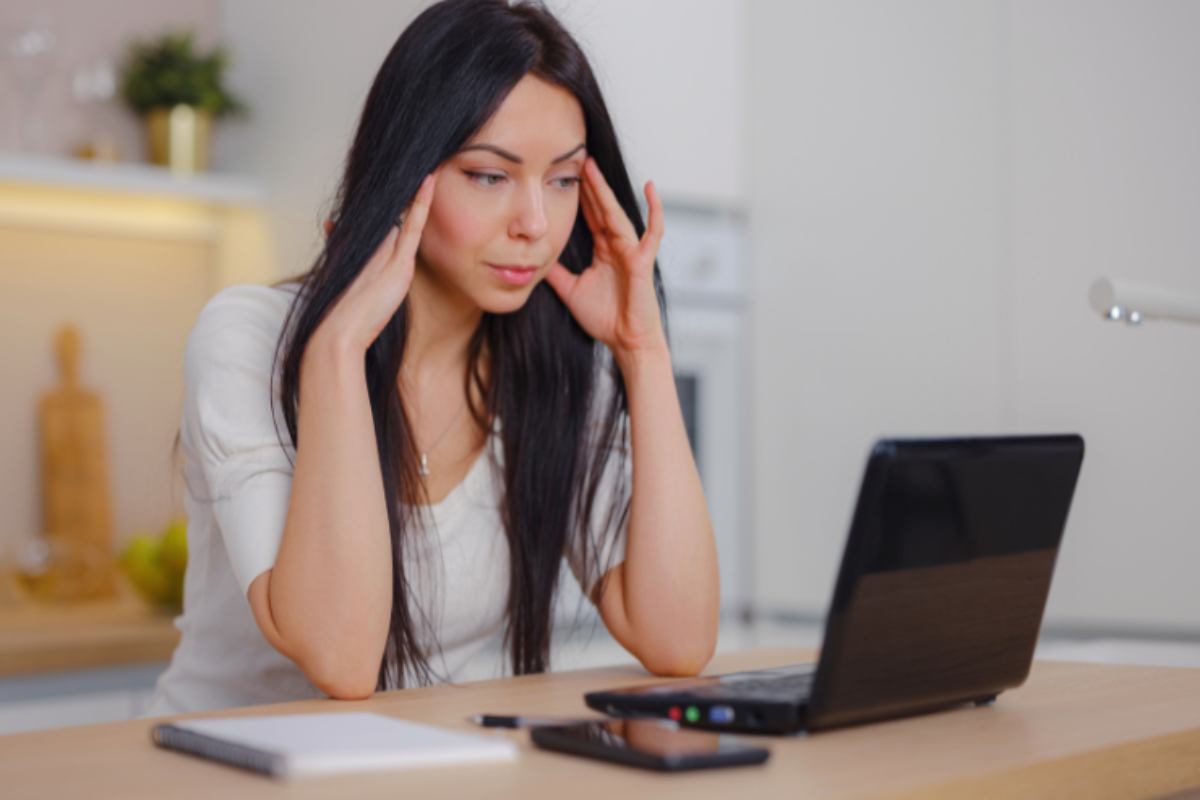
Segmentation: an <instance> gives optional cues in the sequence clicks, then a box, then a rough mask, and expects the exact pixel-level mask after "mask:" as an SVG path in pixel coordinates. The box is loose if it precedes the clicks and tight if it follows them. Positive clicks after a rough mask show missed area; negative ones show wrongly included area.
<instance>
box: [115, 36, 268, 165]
mask: <svg viewBox="0 0 1200 800" xmlns="http://www.w3.org/2000/svg"><path fill="white" fill-rule="evenodd" d="M228 64H229V56H228V53H227V51H226V50H225V49H224V48H223V47H217V48H215V49H213V50H212V52H210V53H208V54H207V55H202V54H199V53H197V52H195V50H194V48H193V42H192V34H191V33H190V32H186V31H184V32H179V33H168V34H165V35H163V36H161V37H159V38H157V39H152V40H149V41H138V42H134V43H133V44H131V45H130V47H129V50H128V53H127V55H126V60H125V63H124V65H123V67H122V70H121V96H122V98H123V99H124V100H125V102H126V104H128V105H129V107H130V108H132V109H133V111H134V112H135V113H137V114H139V115H141V116H142V118H143V119H144V121H145V126H146V143H147V149H148V151H149V155H150V161H151V163H154V164H162V165H164V166H168V167H170V168H171V169H172V170H175V171H177V172H198V171H201V170H204V169H206V168H207V167H208V153H209V143H210V140H211V137H212V123H213V120H215V119H220V118H222V117H228V116H235V115H243V114H245V113H246V107H245V105H243V103H242V102H241V100H239V99H238V98H237V97H235V96H234V95H233V94H231V93H230V92H229V90H228V89H226V87H225V84H224V77H225V68H226V67H227V66H228Z"/></svg>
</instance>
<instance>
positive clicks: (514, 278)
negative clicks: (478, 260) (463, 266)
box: [485, 262, 538, 286]
mask: <svg viewBox="0 0 1200 800" xmlns="http://www.w3.org/2000/svg"><path fill="white" fill-rule="evenodd" d="M485 263H486V262H485ZM487 267H488V269H490V270H491V271H492V273H493V274H494V275H495V276H496V277H498V278H499V279H500V280H501V281H503V282H504V283H506V284H508V285H509V286H524V285H525V284H527V283H529V282H530V281H532V280H533V279H534V278H535V277H536V276H537V271H538V267H537V265H536V264H488V265H487Z"/></svg>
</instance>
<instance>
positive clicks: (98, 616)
mask: <svg viewBox="0 0 1200 800" xmlns="http://www.w3.org/2000/svg"><path fill="white" fill-rule="evenodd" d="M0 578H4V579H7V578H6V576H0ZM178 642H179V631H178V630H177V629H176V628H175V626H174V624H173V617H172V615H171V614H169V613H167V612H163V611H158V610H156V609H153V608H151V607H150V606H148V605H147V604H146V603H144V602H143V601H142V600H141V599H140V598H138V597H137V596H136V595H134V594H133V593H132V591H131V590H130V589H129V588H128V587H127V586H126V585H125V584H124V583H121V584H120V589H119V591H118V594H117V596H116V597H114V598H112V599H105V600H92V601H79V602H76V603H70V604H68V603H61V604H49V603H35V602H33V601H31V600H24V601H22V602H18V603H13V604H10V605H6V606H3V607H0V679H5V678H12V677H16V676H26V675H37V674H40V673H47V672H63V671H68V670H88V669H97V668H102V667H115V666H126V665H135V664H146V663H154V662H164V661H167V660H169V659H170V657H171V652H172V651H173V650H174V649H175V645H176V644H177V643H178Z"/></svg>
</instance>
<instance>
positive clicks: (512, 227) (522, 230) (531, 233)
mask: <svg viewBox="0 0 1200 800" xmlns="http://www.w3.org/2000/svg"><path fill="white" fill-rule="evenodd" d="M516 204H517V207H516V208H515V209H514V210H513V215H512V219H511V221H510V222H509V226H508V232H509V235H510V236H512V237H513V238H516V239H530V240H536V239H540V238H542V237H543V236H545V235H546V231H547V230H548V229H549V227H550V222H549V220H547V219H546V202H545V198H544V197H543V195H542V187H541V186H539V185H538V184H537V183H534V184H533V185H532V186H529V187H527V188H525V189H524V190H523V191H521V192H518V195H517V199H516Z"/></svg>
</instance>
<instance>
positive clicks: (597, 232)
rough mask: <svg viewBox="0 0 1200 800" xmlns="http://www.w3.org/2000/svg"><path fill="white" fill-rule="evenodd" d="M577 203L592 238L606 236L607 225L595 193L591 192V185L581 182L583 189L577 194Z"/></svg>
mask: <svg viewBox="0 0 1200 800" xmlns="http://www.w3.org/2000/svg"><path fill="white" fill-rule="evenodd" d="M579 205H580V208H582V209H583V218H584V220H586V221H587V224H588V227H589V228H591V230H592V238H593V239H599V238H601V237H606V236H608V226H607V225H606V224H605V221H604V215H603V214H602V213H601V211H600V207H599V205H598V204H597V202H596V195H595V194H594V193H593V192H592V188H591V186H589V185H588V184H586V183H585V184H583V191H582V192H580V194H579Z"/></svg>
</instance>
